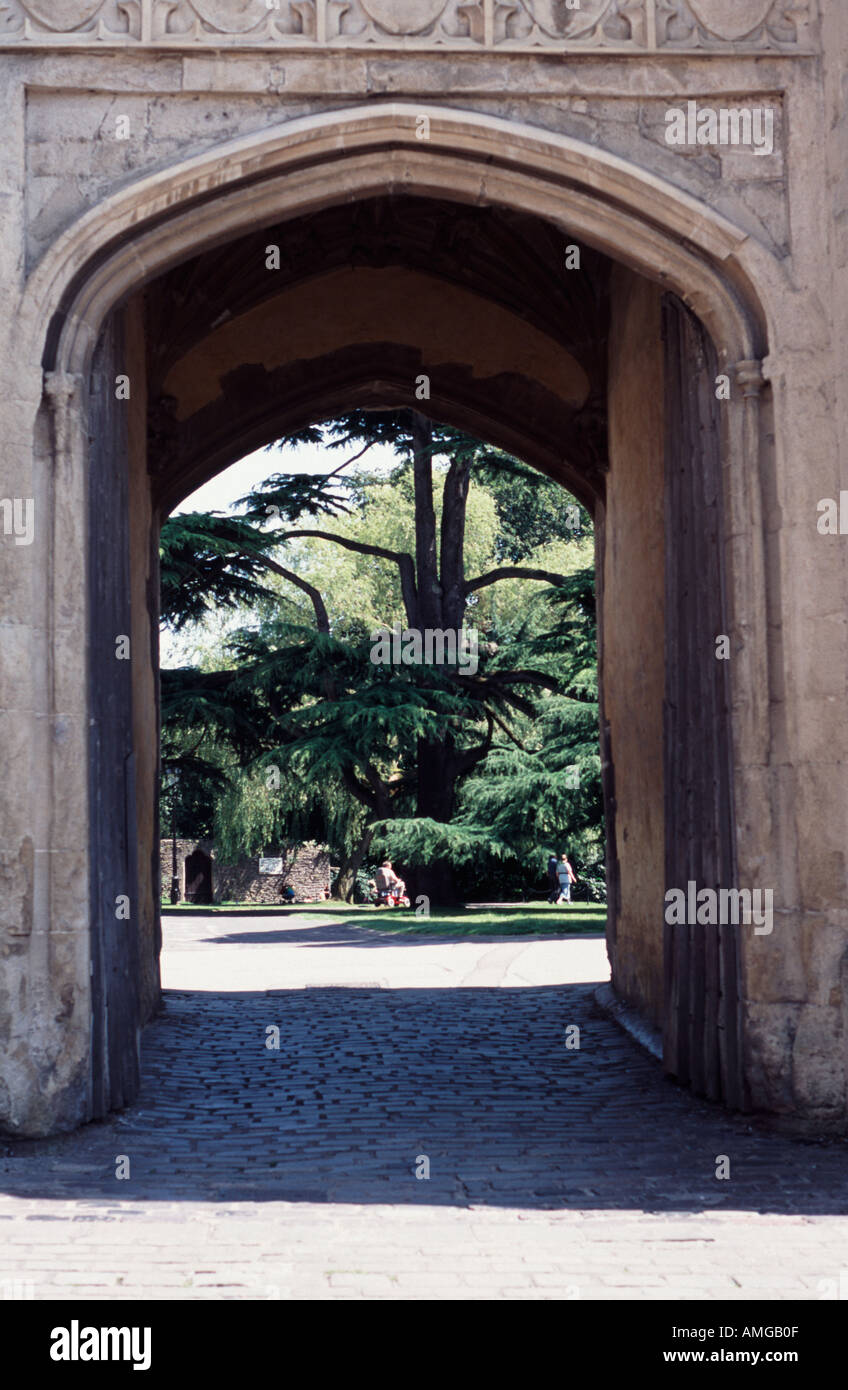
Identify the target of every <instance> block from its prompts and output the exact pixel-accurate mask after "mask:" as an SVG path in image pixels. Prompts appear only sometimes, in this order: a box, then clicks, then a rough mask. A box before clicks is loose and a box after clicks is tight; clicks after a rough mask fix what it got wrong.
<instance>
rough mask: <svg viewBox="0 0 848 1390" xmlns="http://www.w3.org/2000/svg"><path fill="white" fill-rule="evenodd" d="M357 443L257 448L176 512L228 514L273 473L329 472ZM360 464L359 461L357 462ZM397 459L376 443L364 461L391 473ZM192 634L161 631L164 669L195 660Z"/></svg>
mask: <svg viewBox="0 0 848 1390" xmlns="http://www.w3.org/2000/svg"><path fill="white" fill-rule="evenodd" d="M358 447H359V446H357V445H356V444H351V445H350V446H349V447H348V449H347V450H342V449H323V448H322V447H321V445H320V444H298V445H292V446H291V447H289V448H288V449H278V448H275V449H274V450H273V451H272V452H270V453H268V452H266V450H265V449H257V450H256V451H255V452H254V453H252V454H248V455H247V456H246V457H245V458H243V459H239V461H238V463H234V464H232V465H231V466H230V467H229V468H225V469H224V471H223V473H219V474H218V475H217V477H215V478H212V479H211V480H210V482H208V483H204V484H203V487H199V488H198V489H197V491H196V492H193V493H191V495H190V496H189V497H186V498H185V500H184V501H183V502H181V503H180V505H179V506H178V507H175V508H174V511H175V512H227V511H230V509H231V508H233V507H234V506H235V504H236V502H237V501H238V499H239V498H240V497H244V496H245V495H246V493H248V492H250V490H251V489H252V488H255V487H257V486H258V484H259V483H262V482H264V481H265V479H266V478H268V477H270V476H271V474H273V473H329V472H330V471H331V470H332V469H333V468H338V466H339V464H341V463H343V462H344V461H345V459H346V458H352V457H353V455H354V454H355V453H357V451H358ZM357 462H359V460H358V461H357ZM397 463H398V460H397V458H396V456H395V454H394V452H393V450H392V449H390V448H389V446H388V445H387V444H375V445H374V446H373V448H371V449H369V450H368V452H367V454H365V455H364V456H363V458H362V460H361V464H362V466H363V467H365V468H374V469H380V470H383V469H385V470H386V471H387V472H389V471H390V470H391V469H392V468H395V467H397ZM222 621H223V622H224V623H229V624H232V623H233V622H236V619H235V618H234V617H233V616H232V615H226V616H225V617H224V618H223V619H222ZM193 651H194V649H193V644H192V640H191V634H190V632H189V633H187V634H184V635H182V636H175V635H173V634H172V633H170V632H168V631H166V629H164V628H163V629H162V631H161V633H160V638H159V657H160V661H161V664H162V665H163V666H181V665H184V664H188V663H190V662H192V661H193V660H195V657H194V654H193Z"/></svg>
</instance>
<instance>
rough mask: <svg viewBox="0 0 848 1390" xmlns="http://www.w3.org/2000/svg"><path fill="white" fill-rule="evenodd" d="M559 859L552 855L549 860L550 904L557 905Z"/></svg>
mask: <svg viewBox="0 0 848 1390" xmlns="http://www.w3.org/2000/svg"><path fill="white" fill-rule="evenodd" d="M557 863H558V860H557V857H556V855H555V854H552V855H551V856H550V858H549V859H548V902H549V903H555V902H556V900H557V898H558V897H559V879H558V878H557Z"/></svg>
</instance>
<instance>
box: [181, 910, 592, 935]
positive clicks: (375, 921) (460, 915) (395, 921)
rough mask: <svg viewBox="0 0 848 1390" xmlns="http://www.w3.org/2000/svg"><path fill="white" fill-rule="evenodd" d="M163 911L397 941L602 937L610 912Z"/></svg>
mask: <svg viewBox="0 0 848 1390" xmlns="http://www.w3.org/2000/svg"><path fill="white" fill-rule="evenodd" d="M162 906H163V908H165V909H167V911H168V912H169V913H173V914H174V915H178V916H183V915H185V916H188V915H190V914H191V913H197V912H199V913H220V912H224V913H226V912H233V911H238V912H239V913H256V914H263V913H264V914H266V915H267V914H268V913H274V914H275V915H276V914H280V913H282V914H285V915H288V914H289V913H297V915H298V916H301V915H303V916H308V915H309V914H312V915H315V916H319V917H330V918H332V919H334V920H335V921H338V920H339V919H340V918H344V919H345V921H346V922H348V923H349V924H350V925H351V926H356V927H368V928H369V929H370V930H372V931H381V932H387V933H390V934H391V935H393V936H557V935H562V934H563V933H568V934H569V935H571V934H572V933H573V934H577V935H581V936H599V935H600V936H602V935H603V933H604V930H605V928H606V920H607V910H606V907H605V906H604V905H603V904H597V903H574V904H573V905H572V906H571V907H555V906H553V905H552V904H550V903H544V902H538V903H513V904H510V905H508V906H505V907H480V908H476V907H473V906H472V907H455V908H444V909H443V908H435V909H434V910H433V912H431V914H430V916H429V917H417V916H416V915H415V913H414V911H411V910H410V909H409V908H387V907H383V908H375V907H371V906H369V905H368V904H367V903H362V904H358V903H357V904H354V903H333V902H323V903H298V904H296V905H294V906H290V905H288V904H281V905H280V906H279V907H277V906H276V905H273V906H269V905H268V904H267V903H215V904H213V905H212V906H210V907H204V906H202V905H199V904H195V903H181V904H180V905H179V906H178V907H171V906H170V904H169V903H163V904H162Z"/></svg>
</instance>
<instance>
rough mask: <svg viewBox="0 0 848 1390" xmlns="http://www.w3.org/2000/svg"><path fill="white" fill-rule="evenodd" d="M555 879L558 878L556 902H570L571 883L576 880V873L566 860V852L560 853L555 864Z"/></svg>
mask: <svg viewBox="0 0 848 1390" xmlns="http://www.w3.org/2000/svg"><path fill="white" fill-rule="evenodd" d="M557 879H558V880H559V897H558V898H557V902H558V903H570V902H571V885H572V883H576V882H577V875H576V873H575V872H574V870H573V869H572V867H571V865H570V863H569V862H568V855H567V854H562V855H560V860H559V863H558V864H557Z"/></svg>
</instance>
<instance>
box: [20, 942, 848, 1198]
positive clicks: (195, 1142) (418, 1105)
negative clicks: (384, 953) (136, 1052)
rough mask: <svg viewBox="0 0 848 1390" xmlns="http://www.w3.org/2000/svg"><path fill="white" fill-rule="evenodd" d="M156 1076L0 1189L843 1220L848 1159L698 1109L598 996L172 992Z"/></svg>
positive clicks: (448, 991)
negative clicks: (719, 1167)
mask: <svg viewBox="0 0 848 1390" xmlns="http://www.w3.org/2000/svg"><path fill="white" fill-rule="evenodd" d="M265 939H267V938H265ZM286 940H292V937H291V936H289V935H288V934H287V935H286ZM323 944H332V943H331V942H330V941H327V942H325V943H323ZM348 944H349V943H348ZM380 944H381V945H385V944H386V939H385V938H382V939H381V940H380ZM403 944H413V943H412V942H411V941H410V939H409V938H406V939H404V941H403ZM569 1025H577V1027H578V1028H579V1030H580V1034H579V1041H580V1047H579V1049H569V1048H567V1047H566V1045H565V1040H566V1031H565V1030H566V1028H567V1027H568V1026H569ZM275 1028H277V1029H279V1049H278V1050H277V1049H275V1048H274V1047H273V1046H272V1047H269V1046H268V1044H269V1043H271V1044H273V1043H274V1042H275V1041H276V1034H275V1033H274V1032H273V1030H274V1029H275ZM269 1030H271V1031H269ZM571 1036H572V1038H573V1037H574V1036H575V1035H574V1034H572V1035H571ZM143 1073H144V1080H143V1087H142V1091H141V1094H140V1097H139V1101H138V1103H137V1104H136V1105H134V1106H132V1107H131V1108H130V1109H128V1110H127V1111H125V1112H124V1113H123V1114H121V1115H119V1116H115V1117H112V1118H110V1119H109V1120H108V1121H107V1122H105V1123H102V1124H96V1125H89V1126H87V1127H86V1128H85V1129H83V1130H81V1131H78V1132H77V1133H75V1134H72V1135H67V1136H64V1137H62V1138H59V1139H52V1140H41V1141H19V1140H15V1141H11V1140H5V1141H0V1155H2V1154H4V1153H5V1157H3V1158H0V1189H2V1190H5V1191H7V1192H9V1193H15V1194H17V1195H21V1196H27V1197H38V1198H47V1199H56V1200H67V1199H69V1198H71V1199H76V1200H82V1201H86V1200H90V1201H92V1203H96V1204H97V1205H98V1206H99V1207H102V1204H103V1201H104V1199H106V1200H107V1201H108V1200H110V1199H111V1200H112V1201H118V1200H122V1201H127V1200H132V1199H138V1200H139V1202H145V1203H150V1202H151V1201H158V1200H162V1201H174V1200H184V1201H186V1202H203V1201H214V1202H224V1203H234V1204H237V1203H239V1202H241V1201H266V1200H267V1201H290V1202H299V1201H304V1202H316V1201H319V1202H344V1203H365V1204H368V1203H402V1204H424V1205H434V1204H438V1205H451V1206H501V1207H504V1206H506V1207H512V1208H527V1209H564V1208H590V1209H606V1208H615V1209H631V1210H632V1209H637V1210H642V1211H645V1212H651V1213H655V1212H690V1211H703V1210H705V1209H710V1210H712V1209H718V1210H722V1209H727V1210H737V1211H738V1210H743V1209H744V1210H749V1211H759V1212H769V1213H787V1214H796V1215H799V1216H813V1215H830V1214H835V1213H840V1214H842V1213H845V1212H846V1211H848V1185H846V1174H847V1173H848V1165H846V1157H848V1145H846V1143H845V1142H843V1141H831V1142H829V1143H822V1142H806V1143H805V1142H802V1141H800V1140H794V1139H791V1138H786V1137H782V1136H779V1135H775V1134H773V1133H771V1132H769V1131H768V1130H766V1129H764V1128H763V1127H762V1126H761V1125H759V1124H758V1123H757V1122H755V1121H752V1120H750V1119H749V1118H746V1117H740V1116H732V1115H728V1114H727V1113H726V1112H724V1111H723V1110H721V1108H720V1107H718V1106H714V1105H711V1104H709V1103H707V1102H704V1101H700V1100H697V1099H695V1098H693V1097H692V1096H691V1095H689V1094H688V1093H687V1092H684V1091H682V1090H680V1089H679V1088H677V1087H676V1086H675V1085H674V1084H673V1083H671V1082H670V1081H668V1080H667V1079H666V1078H664V1077H663V1075H662V1072H661V1070H660V1068H659V1066H658V1064H657V1063H656V1062H655V1061H654V1060H653V1059H652V1058H651V1057H649V1056H648V1055H647V1054H645V1053H643V1052H642V1051H641V1050H640V1049H639V1048H638V1047H637V1046H636V1045H635V1044H634V1043H633V1042H632V1041H631V1040H630V1038H629V1037H627V1036H626V1035H625V1034H624V1033H622V1032H621V1030H620V1029H619V1028H618V1026H617V1025H616V1024H615V1023H614V1022H613V1021H611V1020H610V1019H609V1018H608V1017H607V1016H606V1015H604V1014H603V1013H601V1011H600V1010H599V1009H598V1006H597V1005H596V1004H595V1001H594V987H593V986H592V985H587V984H581V985H570V986H558V987H555V988H554V987H544V988H531V987H527V988H487V987H481V988H472V987H461V986H460V987H452V988H444V989H416V988H412V989H385V988H384V989H380V988H376V987H375V988H370V987H358V988H344V987H337V986H333V987H328V988H303V989H292V990H275V991H269V992H264V993H250V994H236V993H226V992H220V993H206V992H204V993H200V992H197V993H194V992H179V993H178V992H169V993H167V994H166V996H165V1003H164V1008H163V1011H162V1014H161V1016H160V1017H159V1018H158V1019H157V1020H156V1021H155V1022H154V1023H153V1024H151V1025H150V1026H149V1028H148V1029H147V1031H146V1033H145V1036H144V1046H143ZM120 1155H124V1156H126V1157H128V1158H129V1161H130V1179H129V1180H128V1181H119V1180H117V1179H116V1177H115V1172H116V1160H117V1158H118V1156H120ZM719 1155H726V1156H727V1158H728V1159H729V1163H730V1179H729V1180H727V1181H719V1180H717V1179H716V1176H715V1173H716V1163H717V1158H718V1156H719ZM425 1158H426V1159H427V1160H428V1163H429V1178H426V1179H425V1178H421V1179H418V1178H416V1176H415V1170H416V1167H417V1168H418V1170H419V1171H420V1172H423V1171H424V1168H425V1166H426V1165H425V1164H424V1163H423V1159H425ZM43 1219H49V1218H47V1217H45V1218H43Z"/></svg>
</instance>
